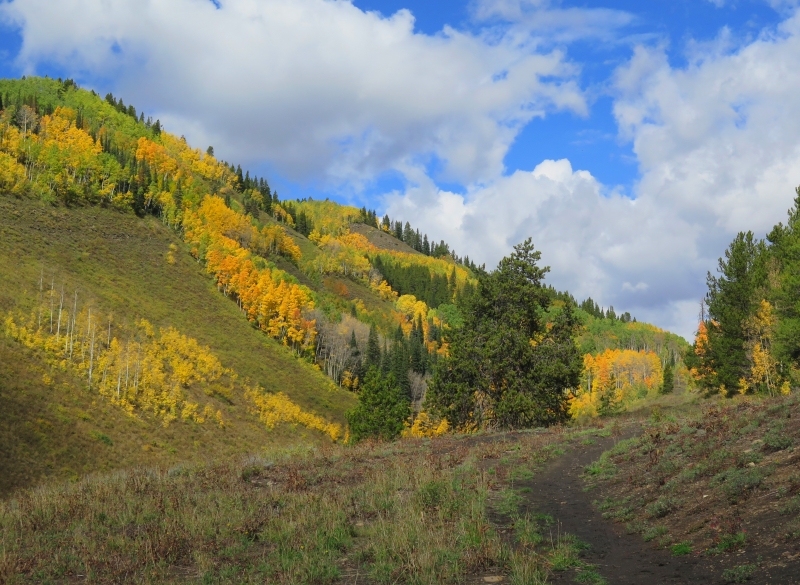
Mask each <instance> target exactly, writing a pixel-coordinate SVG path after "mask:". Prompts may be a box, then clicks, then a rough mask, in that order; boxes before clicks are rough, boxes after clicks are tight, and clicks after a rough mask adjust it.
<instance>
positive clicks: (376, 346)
mask: <svg viewBox="0 0 800 585" xmlns="http://www.w3.org/2000/svg"><path fill="white" fill-rule="evenodd" d="M380 365H381V346H380V342H379V341H378V332H377V330H376V329H375V325H370V328H369V337H368V338H367V355H366V366H367V368H379V367H380Z"/></svg>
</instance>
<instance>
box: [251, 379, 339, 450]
mask: <svg viewBox="0 0 800 585" xmlns="http://www.w3.org/2000/svg"><path fill="white" fill-rule="evenodd" d="M245 397H246V398H247V399H248V400H250V401H251V402H252V403H253V405H254V408H253V412H254V414H257V415H258V417H259V419H260V420H261V422H263V423H264V424H265V425H266V426H267V428H270V429H271V428H273V427H274V426H275V425H276V424H278V423H288V424H300V425H303V426H304V427H306V428H309V429H313V430H317V431H321V432H323V433H325V434H326V435H328V436H329V437H330V438H331V440H332V441H337V440H338V439H339V438H340V437H341V436H342V426H341V425H339V424H336V423H331V422H328V421H326V420H325V419H324V418H322V417H320V416H317V415H316V414H311V413H309V412H305V411H304V410H303V409H302V408H300V406H298V405H297V404H295V403H294V402H292V401H291V400H290V399H289V397H288V396H286V394H284V393H283V392H278V393H277V394H269V393H266V392H264V390H263V389H262V388H260V387H259V386H256V387H250V386H245Z"/></svg>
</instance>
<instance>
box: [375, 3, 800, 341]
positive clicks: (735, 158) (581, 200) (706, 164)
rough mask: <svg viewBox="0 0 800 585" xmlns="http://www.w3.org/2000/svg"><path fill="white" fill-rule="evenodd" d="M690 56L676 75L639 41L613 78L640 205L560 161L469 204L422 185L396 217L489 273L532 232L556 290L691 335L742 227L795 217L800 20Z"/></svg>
mask: <svg viewBox="0 0 800 585" xmlns="http://www.w3.org/2000/svg"><path fill="white" fill-rule="evenodd" d="M691 50H692V53H691V55H690V57H691V61H690V63H689V65H687V66H686V67H682V68H676V67H673V66H671V65H670V63H669V62H668V59H667V57H666V54H665V51H664V50H663V49H662V48H659V47H655V48H654V47H637V48H636V50H635V52H634V55H633V57H632V58H631V59H630V61H629V62H628V63H627V64H626V65H625V66H624V67H622V68H620V69H619V70H618V71H617V73H616V75H615V78H614V80H613V84H614V88H615V91H616V92H617V94H616V99H615V105H614V113H615V116H616V118H617V121H618V124H619V128H620V134H621V136H623V137H624V138H625V139H627V140H630V141H631V142H632V143H633V149H634V152H635V154H636V156H637V159H638V162H639V168H640V172H641V179H640V181H639V182H638V184H637V185H636V187H635V189H634V195H635V199H628V198H625V197H621V196H619V195H617V194H614V193H604V188H603V186H602V185H600V184H598V183H597V181H596V180H595V179H594V178H593V177H592V176H591V175H590V174H589V173H588V172H586V171H574V170H573V169H572V168H571V165H570V164H569V162H568V161H566V160H562V161H545V162H543V163H542V164H540V165H539V166H538V167H536V169H534V170H533V171H532V172H522V171H517V172H516V173H514V174H513V175H511V176H509V177H502V178H499V179H496V180H495V181H492V182H490V183H488V184H487V185H485V186H481V187H473V188H471V189H469V190H468V192H467V194H466V195H465V196H459V195H454V194H452V193H445V192H436V190H435V189H431V188H430V186H428V190H427V191H426V190H425V188H423V187H418V188H416V189H412V190H410V191H409V192H408V193H407V194H406V195H405V196H404V197H394V198H391V199H390V200H391V201H392V203H391V211H392V212H393V213H395V214H397V215H399V216H402V217H413V218H414V221H416V222H417V223H419V224H421V225H423V226H424V227H425V228H426V230H428V231H429V232H433V233H444V234H446V235H447V237H448V238H449V239H450V240H451V241H453V242H454V245H455V247H456V249H457V251H458V252H459V253H466V254H469V255H470V256H471V257H473V258H474V259H476V260H477V261H479V262H484V261H485V262H487V263H488V264H489V265H493V264H494V263H495V262H496V261H497V260H498V259H499V258H500V257H501V256H502V255H504V254H506V253H508V252H509V251H510V249H511V246H512V245H513V244H515V243H517V242H519V241H521V240H522V239H524V238H525V237H527V236H532V237H533V239H534V243H535V244H536V245H537V247H538V248H539V249H541V250H542V252H543V259H542V260H543V263H544V264H547V265H549V266H551V267H552V273H551V275H550V277H549V280H550V281H551V282H553V283H554V284H555V285H556V286H558V287H560V288H567V289H569V290H570V291H571V292H573V294H575V295H576V296H578V297H581V298H582V297H585V296H588V295H592V296H593V297H594V298H595V299H596V300H598V301H599V302H601V303H602V304H604V305H610V304H611V305H614V306H615V307H616V308H617V310H618V311H619V310H630V311H631V312H633V313H634V314H635V315H636V316H638V317H639V318H642V319H646V320H651V321H652V322H655V323H657V324H659V325H661V326H664V327H668V328H670V329H672V330H675V331H677V332H679V333H681V334H682V335H684V336H686V337H687V338H690V337H691V335H692V334H693V331H694V329H695V327H696V320H697V312H698V311H697V306H698V303H699V299H700V298H701V296H702V295H703V294H704V292H705V274H706V272H707V271H709V270H710V271H712V272H713V271H714V270H715V269H716V264H717V258H718V257H720V256H722V254H723V252H724V250H725V248H726V247H727V245H728V244H729V242H730V241H731V239H732V238H733V236H734V235H735V233H736V232H737V231H740V230H753V231H754V232H755V233H756V234H757V235H759V236H763V235H764V234H765V233H766V231H768V230H769V229H770V228H771V227H772V226H773V225H774V224H775V223H777V222H778V221H783V220H785V216H786V210H787V209H788V208H789V207H790V206H791V203H792V199H793V196H794V187H795V186H797V185H798V184H800V100H798V99H797V98H796V96H798V95H800V15H793V16H792V17H790V18H788V19H787V20H786V21H785V22H784V23H783V24H782V25H781V26H780V27H779V28H778V30H776V31H773V32H771V33H770V32H765V33H764V34H763V36H762V37H760V38H758V39H757V40H755V41H752V42H750V43H749V44H747V45H745V46H741V47H738V48H737V49H736V50H731V48H730V42H729V38H726V37H725V32H724V31H723V33H721V38H720V41H719V42H715V43H709V44H705V45H703V46H702V47H701V46H700V45H693V46H692V47H691ZM634 283H635V284H634Z"/></svg>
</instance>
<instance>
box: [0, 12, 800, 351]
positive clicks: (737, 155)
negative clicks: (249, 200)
mask: <svg viewBox="0 0 800 585" xmlns="http://www.w3.org/2000/svg"><path fill="white" fill-rule="evenodd" d="M25 74H27V75H34V74H36V75H49V76H51V77H63V78H67V77H71V78H74V79H76V80H77V81H78V82H79V84H80V85H81V86H82V87H84V88H87V89H94V90H95V91H97V92H98V93H100V94H101V95H105V94H106V93H107V92H109V91H110V92H113V93H114V95H116V96H117V97H120V98H122V99H123V100H124V102H125V103H126V104H133V105H134V106H135V107H136V108H137V110H138V111H144V112H145V113H146V114H147V115H151V116H153V118H159V119H161V121H162V123H163V124H164V125H165V127H166V128H167V130H168V131H170V132H172V133H174V134H176V135H183V136H185V137H186V138H187V140H188V141H189V142H190V143H191V144H193V145H195V146H197V147H199V148H202V149H205V147H206V146H208V145H213V146H214V149H215V152H216V154H217V156H218V157H220V158H223V159H225V160H227V161H231V162H234V163H238V164H241V165H242V167H243V168H246V169H250V170H251V173H255V174H258V175H260V176H266V177H267V178H268V180H269V181H270V184H271V185H272V186H273V187H274V188H275V189H277V191H278V192H279V194H280V196H281V198H282V199H284V198H300V197H314V198H325V197H329V198H331V199H334V200H336V201H340V202H342V203H349V204H354V205H357V206H359V207H360V206H362V205H365V206H367V207H369V208H373V209H376V210H377V211H378V212H379V213H380V214H381V215H383V214H384V213H388V214H389V215H390V216H391V217H392V218H393V219H401V220H403V221H409V222H410V223H411V224H412V226H414V227H415V228H419V229H420V231H422V232H424V233H427V234H428V235H429V236H430V237H431V238H433V239H435V240H437V241H438V240H440V239H444V240H445V241H447V242H448V243H449V244H450V245H451V247H452V248H453V249H455V251H456V252H457V253H458V254H459V255H462V256H463V255H468V256H469V257H470V258H471V259H473V260H475V261H476V262H478V263H486V265H487V266H488V267H493V266H494V265H496V263H497V262H498V260H499V259H500V258H502V257H503V256H504V255H506V254H508V253H509V252H510V251H511V250H512V248H513V246H514V245H515V244H517V243H519V242H521V241H522V240H524V239H525V238H527V237H531V238H532V239H533V242H534V245H535V246H536V248H537V249H539V250H540V251H541V252H542V263H543V264H544V265H547V266H550V268H551V270H550V273H549V275H548V277H547V280H548V282H549V283H551V284H553V285H554V286H556V287H557V288H559V289H562V290H564V289H566V290H569V291H570V292H571V293H572V294H573V295H575V296H576V297H577V298H578V299H579V300H582V299H583V298H585V297H587V296H591V297H593V298H594V299H595V300H596V301H597V302H599V303H600V304H601V305H603V306H606V307H607V306H614V307H615V309H616V311H617V312H618V313H619V312H622V311H629V312H631V313H632V314H633V315H635V316H636V317H637V318H639V319H640V320H645V321H649V322H652V323H654V324H656V325H658V326H661V327H664V328H666V329H670V330H672V331H675V332H677V333H679V334H681V335H683V336H684V337H686V338H687V339H691V337H692V336H693V334H694V331H695V329H696V324H697V315H698V312H699V303H700V299H701V298H702V297H703V295H704V293H705V290H706V289H705V279H706V274H707V272H708V271H712V272H714V271H715V270H716V266H717V259H718V258H719V257H720V256H722V255H723V253H724V250H725V248H726V247H727V245H728V243H729V242H730V241H731V240H732V239H733V237H734V236H735V234H736V233H737V232H738V231H746V230H752V231H753V232H754V233H755V234H756V235H757V236H759V237H763V235H764V234H765V233H766V232H767V231H769V229H770V228H771V227H772V226H773V225H774V224H776V223H777V222H779V221H783V220H784V219H785V217H786V211H787V209H788V208H789V207H791V206H792V204H793V199H794V197H795V192H794V190H795V188H796V187H797V186H798V185H800V100H798V99H797V96H798V95H800V9H798V0H670V1H669V2H667V1H654V2H634V1H632V0H606V1H594V0H591V1H589V0H587V1H584V2H573V1H571V0H560V1H559V0H466V1H456V0H440V1H438V2H430V1H426V2H423V1H421V0H353V1H352V2H345V1H340V0H171V1H170V2H158V1H156V0H104V1H103V2H97V1H96V0H59V2H57V3H54V2H52V0H0V76H2V77H17V76H20V75H25Z"/></svg>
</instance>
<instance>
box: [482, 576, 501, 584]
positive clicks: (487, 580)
mask: <svg viewBox="0 0 800 585" xmlns="http://www.w3.org/2000/svg"><path fill="white" fill-rule="evenodd" d="M502 580H503V577H502V576H500V575H489V576H487V577H484V578H483V582H484V583H500V581H502Z"/></svg>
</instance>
